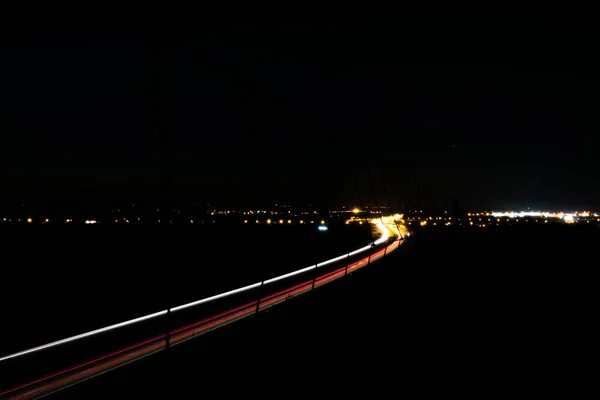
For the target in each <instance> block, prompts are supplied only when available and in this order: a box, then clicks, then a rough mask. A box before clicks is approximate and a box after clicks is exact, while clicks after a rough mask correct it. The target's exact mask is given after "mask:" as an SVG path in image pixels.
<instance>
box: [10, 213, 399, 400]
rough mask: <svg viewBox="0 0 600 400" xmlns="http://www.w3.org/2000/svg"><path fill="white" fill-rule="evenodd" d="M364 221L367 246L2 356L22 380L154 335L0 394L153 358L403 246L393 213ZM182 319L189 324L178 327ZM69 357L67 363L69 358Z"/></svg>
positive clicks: (19, 393)
mask: <svg viewBox="0 0 600 400" xmlns="http://www.w3.org/2000/svg"><path fill="white" fill-rule="evenodd" d="M369 223H371V224H373V225H374V226H375V227H376V228H377V230H378V233H379V237H378V238H377V239H375V240H374V241H373V242H371V243H368V244H367V245H366V246H363V247H361V248H359V249H356V250H354V251H351V252H348V253H347V254H343V255H341V256H338V257H335V258H332V259H329V260H324V261H322V262H320V263H318V264H315V265H311V266H308V267H306V268H302V269H300V270H296V271H293V272H290V273H286V274H284V275H280V276H277V277H273V278H270V279H266V280H263V281H261V282H257V283H254V284H251V285H247V286H244V287H241V288H237V289H233V290H230V291H227V292H224V293H219V294H215V295H213V296H210V297H206V298H203V299H200V300H197V301H194V302H191V303H187V304H182V305H179V306H175V307H172V308H169V309H167V310H161V311H157V312H155V313H152V314H149V315H145V316H141V317H138V318H135V319H132V320H128V321H123V322H121V323H118V324H114V325H110V326H106V327H102V328H99V329H95V330H93V331H89V332H85V333H81V334H79V335H75V336H72V337H68V338H65V339H61V340H58V341H55V342H51V343H47V344H44V345H40V346H37V347H34V348H31V349H27V350H23V351H20V352H17V353H13V354H10V355H6V356H3V357H1V358H0V363H2V367H4V368H7V369H8V370H13V371H15V370H21V371H22V372H23V373H22V374H21V375H18V374H17V375H18V377H19V378H22V377H24V376H25V375H26V373H27V372H28V371H29V369H28V366H29V365H32V364H48V365H54V364H53V363H49V362H48V360H47V358H48V357H55V356H56V355H59V354H62V353H75V354H77V353H78V351H79V350H80V349H81V348H84V347H85V348H87V349H89V348H98V349H101V348H106V346H107V345H108V346H110V345H111V342H112V341H114V337H111V335H113V336H114V335H115V334H117V335H123V336H125V337H129V335H128V333H129V334H131V333H134V335H138V334H140V333H141V334H144V333H147V332H151V331H154V332H155V333H158V334H157V335H154V336H151V337H150V338H147V339H145V340H142V341H138V342H135V343H133V344H130V345H127V346H124V347H120V348H117V349H116V350H113V351H110V352H106V353H103V354H100V355H98V356H97V357H93V358H89V359H82V360H80V362H78V363H75V364H73V365H70V366H68V367H66V368H63V369H60V370H58V371H57V372H52V373H48V374H46V375H42V376H39V377H36V378H33V379H32V377H29V379H30V380H28V381H26V382H25V383H22V384H18V385H15V386H12V387H10V388H2V390H3V391H2V392H0V396H2V397H3V398H4V397H6V398H15V399H29V398H38V397H40V396H45V395H48V394H51V393H54V392H56V391H59V390H61V389H64V388H66V387H69V386H72V385H74V384H76V383H79V382H83V381H85V380H88V379H91V378H93V377H95V376H98V375H101V374H103V373H106V372H108V371H110V370H112V369H115V368H118V367H120V366H123V365H127V364H129V363H131V362H133V361H137V360H141V359H143V358H145V357H148V356H150V355H152V354H155V353H158V352H161V351H167V350H168V349H169V348H171V347H173V346H176V345H179V344H182V343H184V342H186V341H187V340H190V339H193V338H196V337H199V336H201V335H203V334H205V333H207V332H210V331H213V330H215V329H218V328H220V327H223V326H225V325H228V324H230V323H233V322H235V321H238V320H241V319H243V318H246V317H249V316H252V315H255V314H257V313H259V312H262V311H265V310H267V309H269V308H271V307H273V306H275V305H277V304H280V303H283V302H285V301H287V300H289V299H291V298H293V297H296V296H299V295H302V294H305V293H309V292H311V291H312V290H315V289H317V288H319V287H321V286H323V285H325V284H327V283H330V282H332V281H334V280H336V279H339V278H343V277H345V276H348V275H350V274H353V273H354V272H356V271H357V270H359V269H361V268H363V267H365V266H368V265H369V264H370V263H372V262H375V261H377V260H379V259H381V258H383V257H385V256H387V255H389V254H390V253H392V252H393V251H394V250H396V249H397V248H398V246H400V245H401V244H403V243H404V240H405V238H406V237H407V235H408V234H409V233H408V231H407V230H406V228H405V227H404V226H402V225H401V224H400V220H399V216H398V215H396V216H387V217H383V216H380V217H378V218H374V219H371V220H370V221H369ZM202 308H204V310H200V311H199V309H202ZM217 309H220V312H216V313H214V310H217ZM203 313H204V314H206V313H208V314H210V315H209V316H207V317H205V318H201V319H197V320H194V319H193V318H198V316H199V315H202V314H203ZM186 320H187V321H190V320H193V321H194V322H191V323H187V324H182V322H183V321H186ZM175 324H177V325H175ZM175 326H176V327H175ZM126 331H129V332H126ZM159 332H162V333H159ZM68 359H69V360H70V359H71V357H68ZM5 376H6V375H5ZM3 384H4V382H3Z"/></svg>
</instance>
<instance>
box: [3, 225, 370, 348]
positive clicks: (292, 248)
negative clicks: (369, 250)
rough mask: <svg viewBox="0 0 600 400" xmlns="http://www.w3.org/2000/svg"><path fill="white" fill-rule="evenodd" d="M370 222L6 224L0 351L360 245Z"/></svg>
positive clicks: (234, 285) (259, 277) (222, 288)
mask: <svg viewBox="0 0 600 400" xmlns="http://www.w3.org/2000/svg"><path fill="white" fill-rule="evenodd" d="M367 229H368V228H365V227H364V226H358V225H352V226H350V225H343V224H342V225H331V226H330V227H329V231H328V232H319V231H317V227H316V226H315V225H306V226H305V227H298V226H296V227H290V226H259V227H257V226H254V225H241V224H239V225H234V226H230V225H205V226H203V225H195V226H190V225H188V226H174V227H172V228H171V227H167V228H165V227H152V226H101V225H96V226H56V225H55V226H21V227H6V228H4V229H3V230H2V231H0V235H1V236H0V243H2V257H3V262H2V267H1V273H2V294H1V301H2V304H4V305H5V306H6V307H3V324H2V326H3V329H2V334H3V337H5V338H7V339H8V340H2V341H0V355H6V354H8V353H10V352H13V351H19V350H23V349H25V348H28V347H33V346H36V345H40V344H44V343H47V342H49V341H52V340H57V339H62V338H63V337H65V336H70V335H74V334H79V333H82V332H86V331H88V330H92V329H97V328H100V327H103V326H106V325H109V324H114V323H118V322H121V321H123V320H127V319H131V318H136V317H139V316H142V315H146V314H149V313H153V312H156V311H160V310H163V309H166V308H168V307H169V306H175V305H179V304H183V303H187V302H190V301H195V300H198V299H201V298H204V297H207V296H210V295H214V294H218V293H221V292H224V291H227V290H231V289H235V288H238V287H240V286H244V285H248V284H252V283H255V282H257V281H260V280H263V279H267V278H272V277H274V276H278V275H281V274H284V273H286V272H290V271H294V270H297V269H299V268H302V267H306V266H309V265H313V264H315V263H317V262H319V261H323V260H326V259H329V258H332V257H335V256H338V255H341V254H343V253H344V252H347V251H351V250H354V249H356V248H357V247H360V246H364V245H365V244H367V243H368V242H369V240H370V233H369V231H368V230H367ZM139 339H140V340H141V339H144V338H139Z"/></svg>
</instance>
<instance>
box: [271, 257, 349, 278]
mask: <svg viewBox="0 0 600 400" xmlns="http://www.w3.org/2000/svg"><path fill="white" fill-rule="evenodd" d="M344 257H345V256H344ZM315 268H317V266H316V265H311V266H310V267H306V268H302V269H299V270H297V271H294V272H290V273H288V274H284V275H280V276H278V277H276V278H271V279H267V280H266V281H264V282H263V283H264V284H265V285H268V284H269V283H273V282H277V281H280V280H282V279H285V278H289V277H291V276H294V275H298V274H301V273H303V272H307V271H310V270H313V269H315Z"/></svg>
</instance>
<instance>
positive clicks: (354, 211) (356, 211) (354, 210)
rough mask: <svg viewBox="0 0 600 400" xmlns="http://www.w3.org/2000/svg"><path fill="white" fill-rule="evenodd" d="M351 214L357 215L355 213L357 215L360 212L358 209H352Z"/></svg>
mask: <svg viewBox="0 0 600 400" xmlns="http://www.w3.org/2000/svg"><path fill="white" fill-rule="evenodd" d="M352 212H353V213H354V214H357V213H359V212H360V210H359V209H358V208H355V209H353V210H352Z"/></svg>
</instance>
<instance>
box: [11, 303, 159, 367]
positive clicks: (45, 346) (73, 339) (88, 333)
mask: <svg viewBox="0 0 600 400" xmlns="http://www.w3.org/2000/svg"><path fill="white" fill-rule="evenodd" d="M165 314H167V310H163V311H159V312H156V313H154V314H148V315H145V316H143V317H139V318H135V319H130V320H129V321H124V322H120V323H118V324H114V325H110V326H107V327H105V328H100V329H96V330H95V331H90V332H86V333H82V334H80V335H76V336H71V337H69V338H66V339H61V340H57V341H56V342H52V343H47V344H43V345H41V346H38V347H34V348H31V349H28V350H23V351H20V352H18V353H14V354H11V355H8V356H4V357H2V358H0V361H4V360H9V359H11V358H15V357H19V356H23V355H25V354H29V353H33V352H34V351H39V350H43V349H48V348H50V347H54V346H58V345H61V344H64V343H69V342H73V341H75V340H79V339H83V338H86V337H90V336H93V335H97V334H99V333H103V332H108V331H112V330H113V329H117V328H122V327H124V326H127V325H131V324H135V323H138V322H142V321H145V320H148V319H151V318H156V317H160V316H161V315H165Z"/></svg>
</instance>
